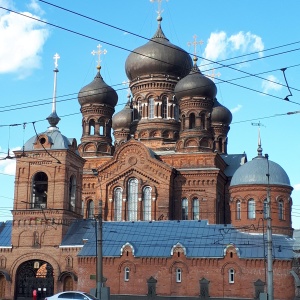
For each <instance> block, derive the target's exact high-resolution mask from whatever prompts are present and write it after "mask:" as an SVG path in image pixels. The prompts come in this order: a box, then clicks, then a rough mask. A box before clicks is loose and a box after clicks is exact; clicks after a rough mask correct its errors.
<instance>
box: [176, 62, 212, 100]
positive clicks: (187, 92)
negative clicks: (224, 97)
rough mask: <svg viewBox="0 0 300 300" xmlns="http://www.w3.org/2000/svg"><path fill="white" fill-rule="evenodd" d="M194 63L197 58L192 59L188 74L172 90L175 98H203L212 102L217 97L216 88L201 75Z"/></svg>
mask: <svg viewBox="0 0 300 300" xmlns="http://www.w3.org/2000/svg"><path fill="white" fill-rule="evenodd" d="M196 61H197V58H194V62H195V63H194V66H193V68H192V69H191V71H190V73H189V74H188V75H187V76H185V77H184V78H182V79H181V80H179V82H178V83H177V84H176V86H175V90H174V92H175V95H176V98H177V99H181V98H182V97H204V98H208V99H212V100H213V99H215V97H216V95H217V87H216V85H215V83H214V82H213V81H212V80H211V79H209V78H207V77H206V76H204V75H203V74H202V73H201V71H200V70H199V68H198V66H197V64H196Z"/></svg>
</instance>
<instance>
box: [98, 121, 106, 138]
mask: <svg viewBox="0 0 300 300" xmlns="http://www.w3.org/2000/svg"><path fill="white" fill-rule="evenodd" d="M99 134H100V135H101V136H104V135H105V121H104V120H99Z"/></svg>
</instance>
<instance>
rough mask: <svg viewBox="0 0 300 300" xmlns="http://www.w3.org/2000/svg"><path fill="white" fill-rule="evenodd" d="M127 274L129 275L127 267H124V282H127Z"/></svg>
mask: <svg viewBox="0 0 300 300" xmlns="http://www.w3.org/2000/svg"><path fill="white" fill-rule="evenodd" d="M129 273H130V269H129V268H128V267H126V268H125V269H124V280H125V281H129Z"/></svg>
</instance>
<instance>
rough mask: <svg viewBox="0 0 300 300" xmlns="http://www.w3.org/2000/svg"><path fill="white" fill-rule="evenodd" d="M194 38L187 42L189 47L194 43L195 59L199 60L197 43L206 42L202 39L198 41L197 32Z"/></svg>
mask: <svg viewBox="0 0 300 300" xmlns="http://www.w3.org/2000/svg"><path fill="white" fill-rule="evenodd" d="M193 39H194V41H193V42H188V43H187V44H188V46H189V47H190V46H192V45H193V46H194V60H198V58H197V45H202V44H203V43H204V42H203V41H202V40H200V41H197V35H196V34H194V35H193Z"/></svg>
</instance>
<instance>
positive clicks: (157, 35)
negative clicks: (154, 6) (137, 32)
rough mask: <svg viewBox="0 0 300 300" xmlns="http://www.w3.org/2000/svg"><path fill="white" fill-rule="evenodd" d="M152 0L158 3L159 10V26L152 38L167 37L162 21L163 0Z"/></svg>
mask: <svg viewBox="0 0 300 300" xmlns="http://www.w3.org/2000/svg"><path fill="white" fill-rule="evenodd" d="M167 1H168V0H166V2H167ZM150 2H157V3H158V10H157V11H156V12H157V18H156V20H157V22H158V28H157V30H156V32H155V34H154V36H153V37H152V39H155V38H162V39H166V40H168V39H167V38H166V36H165V34H164V33H163V31H162V29H161V21H162V16H161V14H162V12H163V11H164V10H163V9H161V3H162V2H163V0H150Z"/></svg>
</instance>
